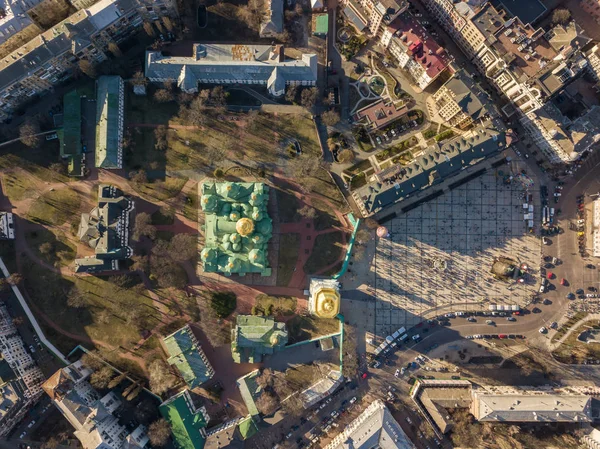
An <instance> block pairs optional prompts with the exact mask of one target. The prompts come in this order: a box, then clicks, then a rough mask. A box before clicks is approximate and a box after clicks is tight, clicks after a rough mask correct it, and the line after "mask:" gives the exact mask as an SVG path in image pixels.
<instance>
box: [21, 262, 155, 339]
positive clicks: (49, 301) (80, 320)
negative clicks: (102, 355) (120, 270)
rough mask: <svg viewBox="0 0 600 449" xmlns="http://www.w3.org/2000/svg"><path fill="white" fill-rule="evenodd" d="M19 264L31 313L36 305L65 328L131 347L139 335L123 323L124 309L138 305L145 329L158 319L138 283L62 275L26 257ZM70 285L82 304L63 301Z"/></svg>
mask: <svg viewBox="0 0 600 449" xmlns="http://www.w3.org/2000/svg"><path fill="white" fill-rule="evenodd" d="M23 267H24V270H23V273H24V276H25V281H24V288H25V290H26V291H27V293H28V296H29V298H30V300H31V301H32V302H33V305H34V306H35V307H34V308H33V311H34V314H35V313H37V310H38V309H39V311H41V312H42V313H43V314H44V315H45V316H46V317H48V318H49V319H50V320H52V321H53V322H54V323H56V324H57V325H58V326H59V327H60V328H61V329H63V330H64V331H66V332H69V333H72V334H75V335H78V336H80V337H83V338H91V339H94V340H99V341H102V342H103V343H106V344H109V345H112V346H123V347H131V346H133V345H134V344H135V343H136V342H137V341H138V340H139V339H140V334H139V332H138V331H137V330H136V328H135V327H134V326H132V325H130V324H128V323H127V321H126V315H125V312H126V311H129V310H131V308H132V307H139V309H140V318H139V323H140V326H141V328H145V329H151V328H153V327H154V326H155V325H156V324H157V322H158V321H159V320H160V319H161V316H160V313H159V312H158V311H156V310H155V309H154V306H153V304H152V300H151V299H150V297H149V295H148V294H147V292H146V291H145V289H144V288H143V287H140V285H139V284H138V285H135V286H133V287H132V288H119V287H117V286H116V285H115V284H113V283H112V282H110V281H109V278H104V277H102V278H101V277H97V276H82V277H70V276H64V277H63V276H61V275H60V274H58V273H54V272H51V271H49V270H46V269H45V268H43V267H42V266H40V265H38V264H37V263H34V262H32V261H31V260H29V259H27V258H26V257H25V258H24V261H23ZM136 280H137V279H136ZM73 287H76V288H77V289H78V290H79V291H80V292H81V294H82V296H83V297H84V299H85V305H84V307H82V308H78V309H75V308H72V307H69V306H68V305H67V295H66V293H68V292H69V291H70V290H71V289H72V288H73ZM102 310H108V311H109V312H110V315H109V319H108V321H107V322H106V323H101V322H100V320H99V319H98V316H99V313H100V312H101V311H102Z"/></svg>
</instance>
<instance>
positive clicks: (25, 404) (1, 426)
mask: <svg viewBox="0 0 600 449" xmlns="http://www.w3.org/2000/svg"><path fill="white" fill-rule="evenodd" d="M32 403H33V401H31V400H30V399H28V398H26V397H25V396H24V395H23V391H22V389H21V387H20V385H19V383H18V382H17V381H10V382H6V383H4V384H3V385H0V437H3V436H6V435H8V434H9V433H10V432H11V430H12V429H13V428H14V427H15V425H16V424H17V423H18V422H19V421H21V419H23V417H24V416H25V415H26V414H27V412H28V411H29V406H30V405H31V404H32Z"/></svg>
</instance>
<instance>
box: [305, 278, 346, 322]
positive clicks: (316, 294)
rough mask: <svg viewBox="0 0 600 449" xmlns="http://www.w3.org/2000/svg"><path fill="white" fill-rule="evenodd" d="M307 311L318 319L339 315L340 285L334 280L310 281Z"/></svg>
mask: <svg viewBox="0 0 600 449" xmlns="http://www.w3.org/2000/svg"><path fill="white" fill-rule="evenodd" d="M309 294H310V296H309V297H308V311H309V312H310V313H311V314H312V315H315V316H317V317H319V318H335V317H336V316H337V314H338V313H340V304H341V297H340V283H339V282H338V281H337V280H335V279H317V278H312V279H311V280H310V287H309Z"/></svg>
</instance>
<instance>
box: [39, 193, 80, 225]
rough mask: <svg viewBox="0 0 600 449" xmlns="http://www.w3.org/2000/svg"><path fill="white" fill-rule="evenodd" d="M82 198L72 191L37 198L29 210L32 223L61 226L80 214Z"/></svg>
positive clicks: (46, 194)
mask: <svg viewBox="0 0 600 449" xmlns="http://www.w3.org/2000/svg"><path fill="white" fill-rule="evenodd" d="M80 206H81V198H80V197H79V194H78V193H77V192H75V191H74V190H72V189H68V188H65V189H59V190H54V191H51V192H47V193H45V194H43V195H42V196H40V197H39V198H37V199H36V200H35V202H34V203H33V205H32V206H31V208H30V209H29V214H28V218H29V219H30V220H31V221H34V222H37V223H41V224H48V225H54V226H60V225H62V224H64V223H65V222H67V220H69V219H72V218H73V217H74V216H77V214H78V213H79V208H80Z"/></svg>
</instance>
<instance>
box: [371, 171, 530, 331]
mask: <svg viewBox="0 0 600 449" xmlns="http://www.w3.org/2000/svg"><path fill="white" fill-rule="evenodd" d="M500 170H504V172H506V166H504V167H500ZM529 193H532V194H533V197H534V198H535V203H536V211H535V216H536V217H535V218H536V222H539V218H538V216H539V201H538V200H537V198H539V195H538V192H537V186H535V187H533V188H532V189H530V190H529ZM523 202H524V188H523V186H522V185H521V184H519V183H517V182H513V183H511V184H504V183H503V179H502V177H501V176H499V173H498V172H497V171H489V172H487V173H486V174H484V175H482V176H480V177H479V178H476V179H474V180H472V181H469V182H468V183H466V184H463V185H462V186H459V187H457V188H456V189H454V190H452V191H448V192H446V193H444V194H443V195H441V196H439V197H437V198H436V199H434V200H432V201H430V202H428V203H426V204H424V205H421V206H419V207H417V208H415V209H413V210H411V211H409V212H407V213H405V214H402V215H399V216H397V217H396V218H393V219H392V220H390V221H388V222H387V223H386V224H385V225H386V226H387V228H388V231H389V233H390V237H389V238H387V239H380V240H379V241H378V242H377V248H376V254H375V257H374V259H373V262H372V266H371V271H372V272H373V273H374V277H375V283H374V287H375V296H376V298H377V301H376V308H375V333H376V334H377V335H379V336H385V335H390V334H391V333H393V332H394V331H395V330H396V329H397V328H399V327H401V326H406V327H410V326H413V325H415V324H416V323H418V322H420V321H421V316H422V315H423V313H425V312H426V311H428V310H431V309H433V308H437V307H439V306H449V305H450V306H452V307H451V308H452V309H453V310H466V311H475V310H486V309H487V308H488V305H489V304H518V305H521V306H524V305H526V304H527V303H529V302H530V300H531V298H532V297H533V295H534V294H535V292H536V291H537V287H538V279H537V276H538V275H537V274H535V273H532V275H531V276H528V277H527V278H526V282H525V283H524V284H517V283H516V282H503V281H500V280H496V279H494V278H493V277H492V275H491V273H490V268H491V266H492V263H493V259H494V257H497V256H505V257H511V258H513V259H516V260H517V261H518V262H519V263H521V264H523V263H525V264H527V265H528V266H530V267H538V266H539V263H540V257H541V242H540V239H539V237H536V236H535V235H534V234H529V233H528V232H527V229H526V223H525V221H524V220H523V209H522V205H523ZM454 306H455V307H454Z"/></svg>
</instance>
